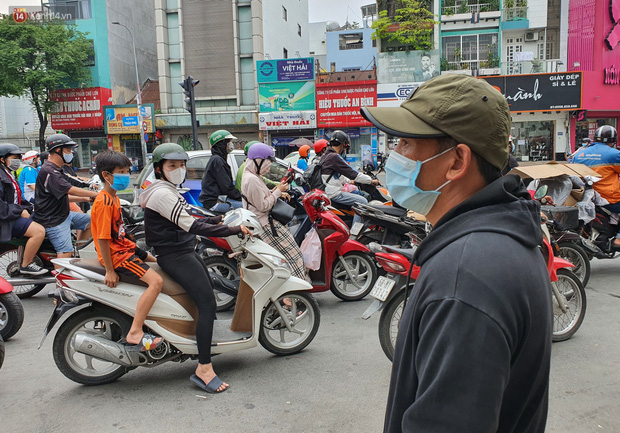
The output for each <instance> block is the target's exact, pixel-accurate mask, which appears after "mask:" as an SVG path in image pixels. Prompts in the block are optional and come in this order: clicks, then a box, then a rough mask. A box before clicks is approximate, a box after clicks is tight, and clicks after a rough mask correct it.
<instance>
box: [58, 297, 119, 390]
mask: <svg viewBox="0 0 620 433" xmlns="http://www.w3.org/2000/svg"><path fill="white" fill-rule="evenodd" d="M130 328H131V318H130V317H129V316H126V315H125V314H122V313H120V312H118V311H114V310H111V309H108V308H104V307H98V306H96V307H91V308H87V309H85V310H81V311H79V312H77V313H75V314H73V315H72V316H70V317H69V318H68V319H67V320H65V322H64V323H63V324H62V325H61V326H60V328H59V329H58V332H57V333H56V337H55V338H54V344H53V347H52V349H53V354H54V361H55V362H56V366H57V367H58V369H59V370H60V372H61V373H62V374H64V375H65V376H66V377H67V378H69V379H71V380H72V381H74V382H77V383H81V384H82V385H103V384H105V383H110V382H114V381H115V380H116V379H118V378H119V377H121V376H122V375H124V374H125V373H127V371H128V368H127V367H125V366H122V365H118V364H114V363H112V362H108V361H103V360H100V359H97V358H95V357H93V356H90V355H84V354H82V353H79V352H77V351H75V349H74V348H73V347H74V343H73V340H74V338H75V334H76V333H77V332H78V331H81V332H87V333H89V334H93V335H98V336H101V337H105V338H108V339H109V340H111V341H115V342H118V341H120V340H122V339H123V338H124V337H125V335H127V332H129V329H130Z"/></svg>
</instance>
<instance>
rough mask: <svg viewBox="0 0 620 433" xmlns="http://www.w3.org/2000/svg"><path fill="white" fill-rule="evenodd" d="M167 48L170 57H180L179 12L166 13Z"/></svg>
mask: <svg viewBox="0 0 620 433" xmlns="http://www.w3.org/2000/svg"><path fill="white" fill-rule="evenodd" d="M167 17H168V50H169V56H170V58H171V59H180V58H181V46H180V38H179V14H177V13H176V12H175V13H172V14H168V15H167Z"/></svg>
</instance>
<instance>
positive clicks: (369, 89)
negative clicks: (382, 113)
mask: <svg viewBox="0 0 620 433" xmlns="http://www.w3.org/2000/svg"><path fill="white" fill-rule="evenodd" d="M316 100H317V128H319V130H318V133H317V138H326V139H328V138H329V136H330V135H331V133H332V132H333V131H334V130H336V129H341V130H344V131H345V132H346V133H347V134H349V137H350V138H351V150H350V152H349V154H348V155H347V160H348V161H349V162H351V163H353V164H359V163H360V161H361V156H362V146H365V145H368V146H371V149H372V154H373V156H374V155H376V154H377V128H375V127H374V126H372V124H371V123H369V122H367V121H366V120H365V119H364V118H363V117H362V116H361V114H360V108H361V107H375V106H376V105H377V81H376V80H367V81H349V82H344V83H317V85H316Z"/></svg>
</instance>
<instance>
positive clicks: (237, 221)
mask: <svg viewBox="0 0 620 433" xmlns="http://www.w3.org/2000/svg"><path fill="white" fill-rule="evenodd" d="M222 224H225V225H227V226H229V227H236V226H239V225H241V224H243V225H244V226H246V227H247V228H248V229H249V230H250V231H251V232H252V234H253V235H254V236H260V234H261V233H263V228H262V226H261V225H260V222H259V221H258V218H257V217H256V215H255V214H254V212H250V211H249V210H247V209H243V208H239V209H235V210H231V211H230V212H227V213H226V215H225V216H224V219H223V220H222ZM233 239H237V240H238V239H239V238H238V237H236V236H230V237H228V238H227V240H228V243H229V245H230V246H231V247H232V248H235V247H237V246H239V242H238V241H234V240H233ZM233 243H234V245H233Z"/></svg>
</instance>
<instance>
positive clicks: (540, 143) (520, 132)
mask: <svg viewBox="0 0 620 433" xmlns="http://www.w3.org/2000/svg"><path fill="white" fill-rule="evenodd" d="M554 130H555V125H554V121H552V120H543V121H538V122H514V123H513V124H512V136H513V141H514V144H515V148H514V151H513V156H514V157H515V158H516V159H517V160H518V161H550V160H552V159H554V156H555V152H554V144H555V143H554V141H553V137H554Z"/></svg>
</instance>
